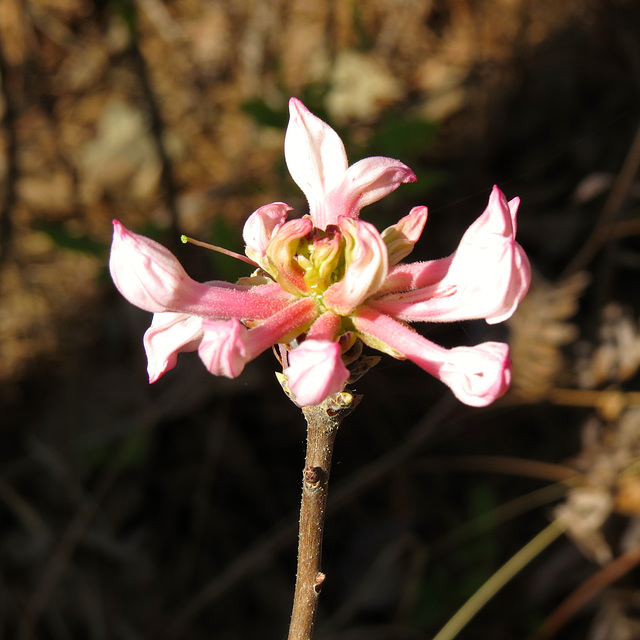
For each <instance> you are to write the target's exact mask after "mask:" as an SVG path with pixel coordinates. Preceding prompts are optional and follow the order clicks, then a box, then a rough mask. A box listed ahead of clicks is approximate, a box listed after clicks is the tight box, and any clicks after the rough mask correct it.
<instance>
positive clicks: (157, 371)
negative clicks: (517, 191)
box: [110, 98, 530, 407]
mask: <svg viewBox="0 0 640 640" xmlns="http://www.w3.org/2000/svg"><path fill="white" fill-rule="evenodd" d="M289 107H290V120H289V126H288V128H287V132H286V136H285V144H284V151H285V159H286V162H287V166H288V168H289V172H290V173H291V176H292V177H293V179H294V180H295V182H296V183H297V184H298V186H299V187H300V189H302V191H303V192H304V194H305V195H306V197H307V200H308V202H309V213H308V214H307V215H305V216H303V217H302V218H293V219H288V214H289V212H290V211H291V208H290V207H289V206H288V205H286V204H284V203H282V202H275V203H272V204H268V205H265V206H263V207H261V208H260V209H258V210H257V211H255V212H254V213H253V214H251V216H249V218H248V220H247V222H246V224H245V226H244V231H243V238H244V241H245V245H246V249H245V252H246V256H247V258H248V260H247V259H245V260H246V261H247V262H249V263H252V264H254V265H255V267H257V268H256V271H255V272H254V274H253V275H252V276H251V277H248V278H242V279H241V280H240V281H239V282H237V283H236V284H230V283H226V282H217V281H213V282H206V283H199V282H196V281H194V280H192V279H191V278H190V277H189V276H188V275H187V273H186V272H185V270H184V269H183V267H182V266H181V265H180V263H179V261H178V259H177V258H176V257H175V256H174V255H173V254H172V253H170V252H169V251H168V250H167V249H166V248H164V247H163V246H161V245H160V244H158V243H156V242H154V241H153V240H150V239H148V238H145V237H143V236H140V235H137V234H135V233H132V232H131V231H129V230H127V229H126V228H125V227H124V226H123V225H122V224H120V223H119V222H118V221H114V235H113V245H112V248H111V259H110V270H111V275H112V278H113V281H114V282H115V284H116V287H117V288H118V290H119V291H120V293H121V294H122V295H123V296H124V297H125V298H126V299H127V300H129V302H131V303H132V304H134V305H136V306H138V307H140V308H141V309H145V310H146V311H151V312H153V313H154V316H153V320H152V322H151V326H150V327H149V329H148V330H147V332H146V333H145V336H144V347H145V350H146V354H147V359H148V373H149V381H150V382H155V381H156V380H158V378H160V377H161V376H162V375H163V374H164V373H166V372H167V371H169V370H170V369H171V368H173V367H174V366H175V365H176V361H177V356H178V353H180V352H188V351H197V352H198V354H199V356H200V358H201V359H202V361H203V362H204V364H205V366H206V367H207V369H208V370H209V371H210V372H211V373H213V374H214V375H223V376H227V377H230V378H235V377H237V376H239V375H240V374H241V373H242V370H243V369H244V366H245V365H246V364H247V363H248V362H249V361H250V360H252V359H253V358H255V357H256V356H258V355H259V354H260V353H262V352H263V351H265V350H267V349H269V348H270V347H271V346H273V345H280V352H281V353H282V354H283V355H284V361H283V365H284V371H283V373H284V375H285V376H286V381H287V385H288V389H289V391H290V394H291V395H292V397H293V399H294V400H295V402H296V403H297V404H298V405H299V406H301V407H305V406H312V405H319V404H320V403H322V402H323V400H325V399H326V398H327V397H329V396H331V395H332V394H335V393H337V392H340V391H341V390H342V389H343V388H344V386H345V384H346V382H347V379H348V378H349V370H348V369H347V367H346V366H345V363H344V361H343V356H344V354H345V353H346V352H347V351H348V350H349V349H350V348H351V347H352V346H353V345H354V343H355V342H356V341H357V340H361V341H362V342H364V343H365V344H366V345H368V346H370V347H373V348H374V349H378V350H380V351H382V352H384V353H386V354H389V355H390V356H392V357H394V358H397V359H408V360H411V361H412V362H414V363H415V364H417V365H418V366H419V367H421V368H422V369H424V370H425V371H427V372H428V373H430V374H431V375H433V376H435V377H436V378H438V379H439V380H441V381H442V382H443V383H444V384H446V385H447V386H448V387H449V388H450V389H451V390H452V392H453V393H454V394H455V396H456V397H457V398H458V399H459V400H461V401H462V402H464V403H465V404H468V405H471V406H477V407H479V406H485V405H488V404H490V403H491V402H493V401H494V400H495V399H496V398H498V397H500V396H501V395H502V394H504V393H505V391H506V390H507V388H508V386H509V382H510V378H511V368H510V360H509V355H508V347H507V345H506V344H503V343H499V342H485V343H482V344H478V345H475V346H463V347H456V348H453V349H445V348H443V347H441V346H438V345H436V344H434V343H433V342H431V341H429V340H427V339H426V338H424V337H423V336H421V335H420V334H419V333H417V332H416V331H415V330H413V329H412V328H411V326H410V323H414V322H455V321H459V320H468V319H478V318H483V319H485V320H486V321H487V322H488V323H497V322H502V321H503V320H506V319H507V318H508V317H509V316H510V315H511V314H512V313H513V312H514V311H515V309H516V307H517V305H518V303H519V302H520V300H521V299H522V298H523V297H524V295H525V294H526V292H527V289H528V287H529V280H530V267H529V262H528V260H527V257H526V254H525V253H524V251H523V249H522V247H521V246H520V245H519V244H518V243H517V242H516V240H515V235H516V213H517V210H518V203H519V200H518V199H517V198H516V199H514V200H511V201H510V202H507V200H506V198H505V196H504V194H503V193H502V192H501V191H500V190H499V189H498V188H497V187H494V188H493V191H492V193H491V196H490V198H489V203H488V205H487V208H486V209H485V211H484V213H482V215H481V216H480V217H479V218H478V219H477V220H476V221H475V222H474V223H473V224H472V225H471V226H470V227H469V229H467V231H466V233H465V234H464V235H463V237H462V240H461V241H460V245H459V246H458V248H457V250H456V251H455V252H454V253H453V254H452V255H450V256H448V257H446V258H441V259H437V260H431V261H428V262H413V263H404V262H402V260H404V259H405V258H406V257H407V256H408V255H409V254H410V253H411V251H412V249H413V246H414V245H415V243H416V242H417V240H418V239H419V237H420V235H421V233H422V230H423V227H424V225H425V222H426V220H427V208H426V207H423V206H418V207H415V208H413V209H412V210H411V211H410V212H409V214H408V215H406V216H405V217H404V218H402V219H401V220H400V221H399V222H398V223H397V224H395V225H393V226H391V227H389V228H388V229H385V230H384V231H383V232H382V233H380V232H379V231H378V230H377V229H376V228H375V227H374V226H373V225H372V224H370V223H368V222H366V221H364V220H361V219H360V211H361V209H362V208H363V207H364V206H366V205H368V204H371V203H373V202H376V201H377V200H379V199H381V198H383V197H384V196H386V195H387V194H389V193H391V192H392V191H394V190H395V189H396V188H397V187H399V186H400V185H401V184H402V183H406V182H413V181H415V180H416V177H415V175H414V173H413V172H412V171H411V169H409V167H407V166H406V165H404V164H403V163H402V162H400V161H398V160H392V159H391V158H383V157H373V158H365V159H363V160H360V161H359V162H356V163H355V164H353V165H351V166H349V164H348V162H347V156H346V153H345V149H344V145H343V143H342V140H341V139H340V137H339V136H338V134H337V133H336V132H335V131H334V130H333V129H332V128H331V127H329V126H328V125H327V124H326V123H325V122H323V121H322V120H320V119H319V118H317V117H316V116H314V115H313V114H312V113H311V112H309V111H308V110H307V109H306V107H305V106H304V105H303V104H302V103H301V102H300V101H299V100H297V99H296V98H292V99H291V100H290V103H289Z"/></svg>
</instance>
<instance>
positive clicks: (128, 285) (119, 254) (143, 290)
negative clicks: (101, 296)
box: [109, 220, 205, 313]
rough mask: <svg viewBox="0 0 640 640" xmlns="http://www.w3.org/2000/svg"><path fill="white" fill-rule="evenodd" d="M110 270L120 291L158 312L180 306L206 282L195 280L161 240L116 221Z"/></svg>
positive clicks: (134, 302)
mask: <svg viewBox="0 0 640 640" xmlns="http://www.w3.org/2000/svg"><path fill="white" fill-rule="evenodd" d="M109 270H110V271H111V277H112V279H113V282H114V283H115V285H116V287H117V288H118V291H120V293H121V294H122V295H123V296H124V297H125V298H126V299H127V300H128V301H129V302H131V303H132V304H134V305H136V306H137V307H140V308H141V309H144V310H145V311H152V312H154V313H157V312H162V311H168V310H172V309H175V310H177V307H179V306H180V299H182V298H187V297H191V296H197V295H198V294H199V292H200V291H201V290H202V287H203V286H205V285H200V283H198V282H195V281H194V280H192V279H191V278H190V277H189V276H188V275H187V272H186V271H185V270H184V269H183V267H182V265H181V264H180V263H179V262H178V259H177V258H176V257H175V256H174V255H173V254H172V253H171V252H170V251H169V250H168V249H166V248H165V247H163V246H162V245H161V244H159V243H157V242H155V241H154V240H151V239H149V238H145V237H144V236H141V235H138V234H137V233H133V232H131V231H129V230H128V229H126V228H125V227H124V226H123V225H122V224H120V222H118V221H117V220H114V221H113V242H112V245H111V255H110V259H109Z"/></svg>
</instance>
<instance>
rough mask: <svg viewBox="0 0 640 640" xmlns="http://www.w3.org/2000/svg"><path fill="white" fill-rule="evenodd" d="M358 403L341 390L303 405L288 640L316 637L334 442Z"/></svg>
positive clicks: (307, 639) (303, 639)
mask: <svg viewBox="0 0 640 640" xmlns="http://www.w3.org/2000/svg"><path fill="white" fill-rule="evenodd" d="M356 400H359V398H356ZM356 404H357V402H354V398H353V396H352V395H351V394H349V393H339V394H335V395H334V396H331V397H329V398H327V400H325V401H324V402H323V403H322V404H320V405H317V406H313V407H303V408H302V412H303V414H304V417H305V419H306V421H307V454H306V458H305V468H304V472H303V477H302V499H301V503H300V530H299V536H298V569H297V574H296V588H295V595H294V599H293V611H292V614H291V624H290V627H289V636H288V640H311V638H312V636H313V627H314V624H315V619H316V612H317V609H318V599H319V596H320V591H321V589H322V583H323V582H324V579H325V575H324V573H322V571H321V567H320V565H321V561H322V538H323V532H324V521H325V513H326V505H327V491H328V486H329V472H330V471H331V458H332V456H333V443H334V441H335V437H336V434H337V432H338V427H339V426H340V424H341V422H342V420H343V419H344V417H345V416H346V415H347V414H348V413H350V412H351V411H352V410H353V408H354V407H355V405H356Z"/></svg>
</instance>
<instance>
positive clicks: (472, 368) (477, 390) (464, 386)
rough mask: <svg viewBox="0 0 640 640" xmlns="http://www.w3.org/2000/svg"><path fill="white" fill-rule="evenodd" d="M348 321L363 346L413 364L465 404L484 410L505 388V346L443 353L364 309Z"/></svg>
mask: <svg viewBox="0 0 640 640" xmlns="http://www.w3.org/2000/svg"><path fill="white" fill-rule="evenodd" d="M352 319H353V324H354V326H355V328H356V331H357V332H358V336H359V337H360V338H361V339H362V341H363V342H365V344H369V345H370V346H374V347H375V348H381V347H383V350H384V351H385V352H387V353H393V351H395V352H397V353H398V354H401V356H402V357H405V358H408V359H409V360H411V361H412V362H415V364H417V365H418V366H419V367H421V368H422V369H424V370H425V371H427V372H428V373H430V374H431V375H433V376H435V377H436V378H438V379H439V380H441V381H442V382H444V383H445V384H446V385H447V386H448V387H449V388H450V389H451V391H453V394H454V395H455V396H456V397H457V398H458V399H459V400H460V401H461V402H464V403H465V404H468V405H470V406H473V407H484V406H486V405H488V404H491V403H492V402H493V401H494V400H495V399H496V398H499V397H500V396H501V395H503V394H504V393H505V392H506V391H507V389H508V388H509V383H510V381H511V362H510V360H509V357H508V353H509V347H508V345H506V344H502V343H499V342H485V343H483V344H480V345H477V346H475V347H457V348H455V349H445V348H444V347H440V346H438V345H436V344H434V343H433V342H431V341H429V340H427V339H426V338H424V337H423V336H421V335H420V334H419V333H417V332H416V331H414V330H413V329H411V328H410V327H408V326H406V325H404V324H401V323H400V322H397V321H396V320H394V319H393V318H390V317H389V316H386V315H384V314H382V313H378V312H377V311H375V310H373V309H369V308H367V307H360V309H358V310H357V311H356V312H355V313H354V314H353V316H352ZM385 347H386V348H385Z"/></svg>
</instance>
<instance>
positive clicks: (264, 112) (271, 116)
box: [242, 98, 289, 129]
mask: <svg viewBox="0 0 640 640" xmlns="http://www.w3.org/2000/svg"><path fill="white" fill-rule="evenodd" d="M242 111H244V113H246V114H247V115H248V116H250V117H251V118H253V120H254V121H255V122H256V123H257V124H259V125H262V126H264V127H274V128H276V129H285V128H286V126H287V122H288V121H289V109H288V108H287V105H286V103H285V104H284V107H283V108H282V109H275V108H274V107H272V106H271V105H269V104H267V103H266V102H265V101H264V100H261V99H260V98H254V99H253V100H247V101H246V102H244V103H243V104H242Z"/></svg>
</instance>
